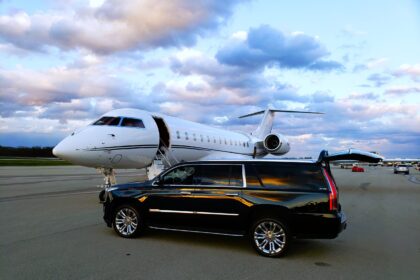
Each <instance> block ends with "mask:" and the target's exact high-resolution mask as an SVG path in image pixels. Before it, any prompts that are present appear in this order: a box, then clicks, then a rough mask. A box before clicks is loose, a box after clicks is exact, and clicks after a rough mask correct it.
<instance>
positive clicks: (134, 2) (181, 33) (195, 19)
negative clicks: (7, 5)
mask: <svg viewBox="0 0 420 280" xmlns="http://www.w3.org/2000/svg"><path fill="white" fill-rule="evenodd" d="M237 2H239V0H236V1H228V2H218V1H206V0H198V1H188V0H172V1H156V0H107V1H90V2H89V3H87V5H88V6H84V7H78V8H75V9H74V10H64V11H58V10H56V11H48V12H42V13H41V12H37V13H35V14H32V15H29V14H28V13H26V12H18V13H15V14H11V15H0V38H2V39H3V40H4V41H7V42H10V43H13V44H15V45H16V46H19V47H21V48H25V49H31V50H33V49H35V50H40V49H42V48H44V47H45V46H54V47H58V48H60V49H64V50H67V49H74V48H83V49H88V50H91V51H93V52H97V53H111V52H117V51H126V50H132V49H149V48H157V47H168V46H185V45H186V46H189V45H192V44H194V43H195V41H196V39H197V36H200V35H204V34H206V33H207V32H208V31H210V30H213V29H216V28H217V27H218V26H220V25H221V24H222V23H223V22H224V21H225V19H226V18H227V17H229V16H230V14H231V10H232V8H233V6H234V5H235V4H236V3H237ZM85 5H86V3H85Z"/></svg>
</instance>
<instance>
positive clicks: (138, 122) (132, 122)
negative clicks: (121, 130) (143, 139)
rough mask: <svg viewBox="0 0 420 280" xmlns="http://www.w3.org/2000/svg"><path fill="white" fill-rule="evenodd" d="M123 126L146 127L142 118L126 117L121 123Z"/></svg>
mask: <svg viewBox="0 0 420 280" xmlns="http://www.w3.org/2000/svg"><path fill="white" fill-rule="evenodd" d="M121 126H127V127H139V128H144V123H143V121H142V120H139V119H133V118H124V119H123V121H122V123H121Z"/></svg>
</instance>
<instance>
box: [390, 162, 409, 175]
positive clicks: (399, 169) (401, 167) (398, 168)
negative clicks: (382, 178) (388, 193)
mask: <svg viewBox="0 0 420 280" xmlns="http://www.w3.org/2000/svg"><path fill="white" fill-rule="evenodd" d="M397 173H405V174H409V173H410V170H409V169H408V165H407V164H397V165H395V166H394V174H397Z"/></svg>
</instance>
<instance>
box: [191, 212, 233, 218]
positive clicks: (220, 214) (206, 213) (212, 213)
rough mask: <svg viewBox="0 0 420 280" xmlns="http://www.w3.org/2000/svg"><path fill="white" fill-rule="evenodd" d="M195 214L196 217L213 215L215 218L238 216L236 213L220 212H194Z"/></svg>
mask: <svg viewBox="0 0 420 280" xmlns="http://www.w3.org/2000/svg"><path fill="white" fill-rule="evenodd" d="M195 214H198V215H215V216H235V217H236V216H239V214H238V213H220V212H200V211H197V212H195Z"/></svg>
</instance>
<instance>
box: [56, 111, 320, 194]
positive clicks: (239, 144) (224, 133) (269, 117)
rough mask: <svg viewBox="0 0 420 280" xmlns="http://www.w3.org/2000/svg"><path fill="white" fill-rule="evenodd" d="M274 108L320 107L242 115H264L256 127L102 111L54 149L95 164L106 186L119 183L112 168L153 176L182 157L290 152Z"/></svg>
mask: <svg viewBox="0 0 420 280" xmlns="http://www.w3.org/2000/svg"><path fill="white" fill-rule="evenodd" d="M276 112H284V113H306V114H322V113H319V112H306V111H289V110H274V109H266V110H263V111H259V112H255V113H252V114H248V115H245V116H241V117H240V118H245V117H251V116H255V115H260V114H263V118H262V120H261V123H260V124H259V126H258V127H257V129H256V130H255V131H254V132H251V133H245V132H234V131H231V130H226V129H220V128H215V127H211V126H208V125H203V124H199V123H195V122H191V121H187V120H183V119H179V118H175V117H171V116H166V115H163V114H160V113H151V112H147V111H143V110H138V109H117V110H113V111H110V112H108V113H106V114H104V115H102V116H101V117H100V118H99V119H98V120H96V121H94V122H93V123H91V124H89V125H87V126H86V127H84V128H81V129H77V130H76V131H74V132H73V133H71V135H69V136H68V137H66V138H65V139H63V140H62V141H61V142H60V143H59V144H58V145H57V146H56V147H55V148H54V149H53V154H54V155H55V156H57V157H59V158H61V159H64V160H67V161H69V162H72V163H74V164H77V165H82V166H87V167H94V168H97V169H99V170H100V171H101V172H102V174H103V175H104V176H105V185H106V186H110V185H112V184H115V183H116V180H115V174H114V169H129V168H137V169H141V168H146V172H147V176H148V177H149V179H152V178H154V177H155V176H156V175H157V174H159V173H160V172H161V171H163V170H164V169H165V168H168V167H170V166H172V165H173V164H176V163H179V162H184V161H197V160H211V159H227V158H228V159H251V158H261V157H264V156H266V155H268V154H271V155H276V156H280V155H284V154H286V153H288V152H289V151H290V143H289V141H288V140H287V138H286V137H285V136H284V135H282V134H279V133H273V132H272V127H273V120H274V115H275V113H276Z"/></svg>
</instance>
